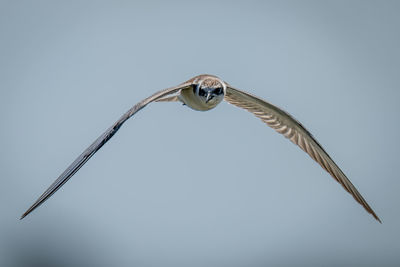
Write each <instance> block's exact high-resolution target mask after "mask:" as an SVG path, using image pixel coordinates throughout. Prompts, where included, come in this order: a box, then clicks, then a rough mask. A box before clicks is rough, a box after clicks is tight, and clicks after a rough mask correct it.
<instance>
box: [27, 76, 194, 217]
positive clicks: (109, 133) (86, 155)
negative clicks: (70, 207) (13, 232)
mask: <svg viewBox="0 0 400 267" xmlns="http://www.w3.org/2000/svg"><path fill="white" fill-rule="evenodd" d="M190 85H191V83H190V82H189V81H188V82H185V83H183V84H181V85H179V86H176V87H171V88H168V89H164V90H161V91H159V92H157V93H155V94H153V95H151V96H149V97H148V98H146V99H144V100H142V101H140V102H139V103H137V104H136V105H135V106H133V107H132V108H131V109H129V110H128V111H127V112H126V113H125V114H124V115H122V116H121V118H120V119H119V120H117V121H116V122H115V123H114V124H113V125H112V126H111V127H110V128H108V129H107V130H106V131H105V132H104V133H103V134H102V135H100V136H99V137H98V138H97V139H96V140H95V141H94V142H93V143H92V144H91V145H90V146H89V147H88V148H87V149H86V150H85V151H83V153H82V154H81V155H79V157H78V158H77V159H76V160H75V161H74V162H72V163H71V165H69V167H68V168H67V169H66V170H65V171H64V172H63V173H62V174H61V175H60V176H59V177H58V178H57V180H55V181H54V182H53V183H52V184H51V185H50V187H49V188H48V189H47V190H46V191H45V192H44V193H43V194H42V195H41V196H40V197H39V198H38V199H37V200H36V201H35V203H33V205H32V206H31V207H30V208H29V209H27V210H26V211H25V213H24V214H22V216H21V218H20V219H21V220H22V219H23V218H24V217H26V216H27V215H28V214H29V213H31V212H32V211H33V210H35V209H36V208H37V207H39V206H40V205H41V204H43V203H44V202H45V201H46V200H47V199H48V198H50V197H51V196H52V195H53V194H54V193H55V192H56V191H57V190H58V189H60V188H61V187H62V186H63V185H64V184H65V183H66V182H67V181H68V180H69V179H70V178H71V177H72V176H73V175H74V174H75V173H76V172H77V171H78V170H79V169H80V168H81V167H82V166H83V165H84V164H85V163H86V162H87V161H88V160H89V159H90V158H91V157H92V156H93V155H94V154H95V153H96V152H97V151H98V150H99V149H100V148H101V147H102V146H103V145H104V144H105V143H107V141H108V140H110V139H111V137H113V136H114V134H115V133H116V132H117V131H118V130H119V128H120V127H121V126H122V124H123V123H124V122H125V121H127V120H128V119H129V118H130V117H132V116H133V115H134V114H135V113H137V112H138V111H139V110H141V109H142V108H144V107H145V106H146V105H148V104H149V103H151V102H153V101H157V100H158V99H160V98H162V97H165V96H167V95H170V94H173V93H176V92H178V91H180V90H182V89H186V88H188V87H189V86H190Z"/></svg>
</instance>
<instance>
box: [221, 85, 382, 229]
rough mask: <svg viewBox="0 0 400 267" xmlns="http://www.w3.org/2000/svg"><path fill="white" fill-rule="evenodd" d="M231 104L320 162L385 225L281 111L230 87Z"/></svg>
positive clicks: (300, 127) (306, 134)
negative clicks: (255, 117) (250, 114)
mask: <svg viewBox="0 0 400 267" xmlns="http://www.w3.org/2000/svg"><path fill="white" fill-rule="evenodd" d="M224 99H225V100H226V101H227V102H228V103H230V104H233V105H235V106H237V107H240V108H243V109H246V110H247V111H249V112H251V113H253V114H254V115H255V116H257V117H258V118H259V119H261V120H262V121H263V122H264V123H266V124H267V125H268V126H269V127H271V128H273V129H274V130H275V131H277V132H278V133H280V134H282V135H284V136H285V137H286V138H288V139H289V140H290V141H291V142H293V143H294V144H295V145H297V146H299V147H300V148H301V149H302V150H303V151H304V152H306V153H307V154H308V155H309V156H310V157H311V158H312V159H313V160H314V161H316V162H317V163H318V164H319V165H320V166H321V167H322V168H323V169H325V170H326V171H327V172H328V173H329V174H330V175H331V176H332V177H333V178H334V179H335V180H336V181H337V182H339V183H340V184H341V185H342V186H343V188H344V189H345V190H346V191H347V192H349V193H350V194H351V195H352V196H353V197H354V199H355V200H356V201H357V202H358V203H360V204H361V205H362V206H363V207H364V208H365V210H366V211H367V212H368V213H370V214H371V215H372V216H373V217H374V218H375V219H376V220H377V221H378V222H380V223H382V221H381V220H380V219H379V217H378V216H377V215H376V214H375V212H374V211H373V210H372V208H371V207H370V206H369V205H368V203H367V201H366V200H365V199H364V198H363V197H362V196H361V194H360V193H359V192H358V190H357V189H356V188H355V186H354V185H353V184H352V183H351V182H350V180H349V179H348V178H347V177H346V175H345V174H344V173H343V171H342V170H341V169H340V168H339V167H338V166H337V165H336V163H335V162H334V161H333V160H332V159H331V157H330V156H329V155H328V153H327V152H326V151H325V150H324V149H323V148H322V146H321V145H320V144H319V143H318V141H317V140H316V139H315V138H314V137H313V136H312V134H311V133H310V132H309V131H308V130H307V129H306V128H304V126H303V125H301V123H300V122H298V121H297V120H296V119H295V118H293V117H292V116H291V115H290V114H288V113H287V112H286V111H284V110H282V109H281V108H279V107H277V106H274V105H272V104H270V103H268V102H267V101H265V100H262V99H261V98H259V97H256V96H254V95H251V94H249V93H247V92H244V91H241V90H239V89H236V88H233V87H231V86H230V85H228V86H227V91H226V95H225V98H224Z"/></svg>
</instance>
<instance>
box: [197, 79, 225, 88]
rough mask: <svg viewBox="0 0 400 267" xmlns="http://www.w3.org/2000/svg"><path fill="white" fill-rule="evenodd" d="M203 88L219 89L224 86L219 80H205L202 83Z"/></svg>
mask: <svg viewBox="0 0 400 267" xmlns="http://www.w3.org/2000/svg"><path fill="white" fill-rule="evenodd" d="M201 86H202V87H206V88H217V87H221V86H222V84H221V82H220V81H219V80H217V79H211V78H208V79H205V80H204V81H203V82H202V83H201Z"/></svg>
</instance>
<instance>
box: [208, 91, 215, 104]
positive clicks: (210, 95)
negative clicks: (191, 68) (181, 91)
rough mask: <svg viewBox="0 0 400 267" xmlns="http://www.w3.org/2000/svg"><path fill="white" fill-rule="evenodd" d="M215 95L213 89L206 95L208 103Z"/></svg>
mask: <svg viewBox="0 0 400 267" xmlns="http://www.w3.org/2000/svg"><path fill="white" fill-rule="evenodd" d="M213 97H214V96H213V95H212V94H211V91H208V92H207V96H206V103H208V101H210V100H211V99H213Z"/></svg>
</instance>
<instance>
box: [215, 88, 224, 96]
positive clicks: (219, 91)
mask: <svg viewBox="0 0 400 267" xmlns="http://www.w3.org/2000/svg"><path fill="white" fill-rule="evenodd" d="M214 94H216V95H220V94H222V88H221V87H218V88H216V89H214Z"/></svg>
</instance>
